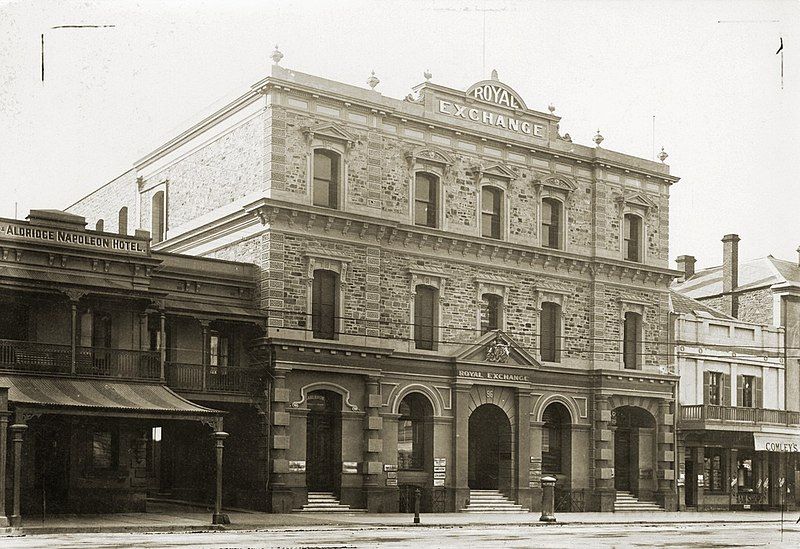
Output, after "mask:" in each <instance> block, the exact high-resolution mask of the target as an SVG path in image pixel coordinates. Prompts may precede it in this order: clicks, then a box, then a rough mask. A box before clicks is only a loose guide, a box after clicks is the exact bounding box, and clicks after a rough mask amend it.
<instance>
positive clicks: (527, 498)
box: [514, 388, 531, 509]
mask: <svg viewBox="0 0 800 549" xmlns="http://www.w3.org/2000/svg"><path fill="white" fill-rule="evenodd" d="M516 400H517V403H516V404H517V415H516V418H515V421H516V425H514V430H515V431H516V446H517V447H516V448H515V450H516V451H515V454H516V456H517V463H516V467H515V468H514V469H515V478H514V488H515V492H516V499H517V504H519V505H521V506H522V507H523V508H524V509H530V508H531V490H530V486H529V479H530V474H529V469H530V463H531V430H530V424H531V393H530V389H522V388H517V390H516Z"/></svg>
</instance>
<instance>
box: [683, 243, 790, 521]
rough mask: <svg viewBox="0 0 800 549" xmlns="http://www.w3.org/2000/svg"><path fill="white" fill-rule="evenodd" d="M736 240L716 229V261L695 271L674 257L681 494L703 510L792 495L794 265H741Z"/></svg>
mask: <svg viewBox="0 0 800 549" xmlns="http://www.w3.org/2000/svg"><path fill="white" fill-rule="evenodd" d="M738 241H739V237H738V236H736V235H727V236H725V237H724V238H723V244H724V254H723V265H722V266H719V267H712V268H708V269H704V270H702V271H697V272H695V269H694V266H695V259H694V258H693V257H691V256H681V257H679V258H678V265H679V267H680V268H681V269H682V270H683V271H684V275H683V277H682V279H681V280H680V281H679V282H678V283H677V284H676V285H675V290H676V293H674V294H673V310H674V312H675V314H676V315H677V316H676V320H675V322H676V324H675V344H676V357H677V360H676V364H677V366H678V368H679V372H680V410H681V411H680V414H679V417H678V432H679V459H680V465H681V474H680V480H681V481H682V482H681V484H684V482H683V481H685V486H684V487H682V490H684V493H683V494H682V497H681V502H680V503H681V504H685V505H686V506H687V507H696V508H697V509H701V510H703V509H767V508H771V509H774V508H778V507H779V506H781V505H787V506H795V505H796V504H797V501H798V500H797V496H796V488H797V486H798V485H800V461H799V460H798V456H800V400H799V399H800V395H798V388H797V387H798V383H800V369H798V352H797V349H798V344H797V342H798V330H797V327H798V325H799V324H800V308H798V305H799V304H800V301H799V300H798V290H799V289H800V267H798V265H797V264H793V263H791V262H788V261H782V260H777V259H775V258H773V257H771V256H770V257H766V258H762V259H756V260H752V261H748V262H743V263H741V264H740V262H739V260H738ZM678 292H680V293H678ZM692 297H693V298H695V299H691V298H692ZM712 307H715V308H712Z"/></svg>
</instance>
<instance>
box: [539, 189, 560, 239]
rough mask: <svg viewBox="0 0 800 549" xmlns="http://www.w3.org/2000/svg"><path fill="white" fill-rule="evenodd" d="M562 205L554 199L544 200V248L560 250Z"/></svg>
mask: <svg viewBox="0 0 800 549" xmlns="http://www.w3.org/2000/svg"><path fill="white" fill-rule="evenodd" d="M560 235H561V203H560V202H559V201H557V200H553V199H552V198H545V199H544V200H542V246H544V247H545V248H554V249H560V248H561V242H560Z"/></svg>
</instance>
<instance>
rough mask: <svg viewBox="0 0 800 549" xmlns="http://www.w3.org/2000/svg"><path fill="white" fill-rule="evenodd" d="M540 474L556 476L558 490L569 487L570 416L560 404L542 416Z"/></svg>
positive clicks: (548, 408)
mask: <svg viewBox="0 0 800 549" xmlns="http://www.w3.org/2000/svg"><path fill="white" fill-rule="evenodd" d="M542 423H544V425H543V426H542V474H543V475H550V476H554V475H555V476H556V478H557V479H558V481H559V482H558V484H557V486H559V487H560V488H565V487H568V486H569V476H570V470H571V468H572V461H571V458H572V416H571V415H570V413H569V410H568V409H567V407H566V406H564V405H563V404H561V403H560V402H553V403H550V404H548V405H547V408H545V410H544V413H543V414H542Z"/></svg>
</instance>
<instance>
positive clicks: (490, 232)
mask: <svg viewBox="0 0 800 549" xmlns="http://www.w3.org/2000/svg"><path fill="white" fill-rule="evenodd" d="M502 212H503V191H501V190H500V189H498V188H497V187H489V186H486V187H483V189H482V190H481V236H485V237H487V238H502V234H503V231H502V227H503V223H502V222H503V219H502V218H503V214H502Z"/></svg>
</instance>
